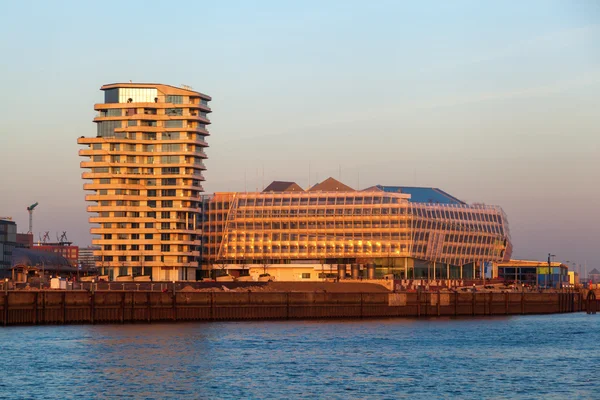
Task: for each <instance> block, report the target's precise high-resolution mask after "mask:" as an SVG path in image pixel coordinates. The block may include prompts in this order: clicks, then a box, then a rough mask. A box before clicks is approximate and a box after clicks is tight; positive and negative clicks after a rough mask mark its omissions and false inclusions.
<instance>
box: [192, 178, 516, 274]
mask: <svg viewBox="0 0 600 400" xmlns="http://www.w3.org/2000/svg"><path fill="white" fill-rule="evenodd" d="M320 189H325V190H320ZM327 189H331V190H327ZM402 190H403V189H402V188H397V189H396V188H391V187H383V186H374V187H372V188H369V189H366V190H362V191H356V190H353V189H351V188H348V187H347V186H345V185H343V184H341V183H339V182H337V181H335V180H331V178H330V182H329V187H321V188H319V187H317V188H315V187H313V188H311V189H309V190H308V191H303V190H297V189H296V190H294V191H285V190H282V191H266V192H261V193H216V194H214V195H212V196H206V198H205V201H204V204H203V208H204V220H205V222H204V225H203V266H202V268H203V270H205V271H203V272H204V275H205V276H207V275H208V273H209V272H210V271H211V270H215V269H219V268H220V269H223V270H235V269H240V267H239V266H240V265H242V266H243V268H242V269H246V268H248V267H249V266H260V265H269V266H270V268H271V269H273V268H276V267H277V268H285V265H288V266H290V267H291V266H294V265H295V266H296V267H297V266H299V264H310V263H312V264H314V265H315V266H317V267H318V266H319V265H321V266H324V267H323V268H322V270H326V269H327V265H335V266H336V268H337V266H338V265H349V264H359V265H361V266H364V265H369V264H371V265H373V264H374V265H375V268H376V270H377V275H378V276H382V275H384V274H389V273H393V274H395V275H397V276H399V277H401V278H404V277H406V278H434V277H437V278H470V277H474V276H479V275H480V271H481V268H480V267H481V266H482V265H483V263H493V262H500V261H503V260H508V259H509V258H510V254H511V252H512V247H511V243H510V237H509V231H508V223H507V219H506V216H505V214H504V212H503V211H502V209H500V208H499V207H496V206H486V205H468V204H466V203H463V202H461V201H459V200H457V199H455V198H454V197H452V196H450V195H447V194H446V193H445V192H442V191H440V190H439V189H428V188H410V190H409V189H408V188H407V189H406V192H411V191H412V193H413V195H411V194H410V193H403V192H402ZM427 196H429V197H432V198H433V199H430V198H429V197H427ZM435 196H437V197H435ZM418 197H422V199H419V198H418ZM438 198H439V200H438ZM317 267H315V269H317Z"/></svg>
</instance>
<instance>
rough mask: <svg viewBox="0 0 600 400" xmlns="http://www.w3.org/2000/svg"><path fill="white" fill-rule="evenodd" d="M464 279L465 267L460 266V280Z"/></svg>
mask: <svg viewBox="0 0 600 400" xmlns="http://www.w3.org/2000/svg"><path fill="white" fill-rule="evenodd" d="M462 278H463V266H462V265H461V266H460V279H462Z"/></svg>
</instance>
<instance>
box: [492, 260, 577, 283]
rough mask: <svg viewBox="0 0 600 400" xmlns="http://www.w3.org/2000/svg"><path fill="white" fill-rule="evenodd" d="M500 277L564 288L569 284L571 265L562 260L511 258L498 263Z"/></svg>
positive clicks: (516, 281) (505, 279)
mask: <svg viewBox="0 0 600 400" xmlns="http://www.w3.org/2000/svg"><path fill="white" fill-rule="evenodd" d="M496 268H497V269H498V278H501V279H503V280H504V281H505V282H514V283H517V284H525V285H529V286H536V287H544V288H559V289H560V288H562V287H565V285H566V284H569V283H570V281H569V267H568V266H567V265H565V264H563V263H561V262H558V261H556V262H554V261H553V262H551V263H550V265H548V262H546V261H532V260H510V261H507V262H501V263H498V264H497V265H496ZM573 279H574V278H573Z"/></svg>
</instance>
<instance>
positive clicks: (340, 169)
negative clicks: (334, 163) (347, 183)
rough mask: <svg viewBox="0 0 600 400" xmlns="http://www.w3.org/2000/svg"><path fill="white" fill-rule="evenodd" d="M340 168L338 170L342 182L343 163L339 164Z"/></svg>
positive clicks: (339, 179)
mask: <svg viewBox="0 0 600 400" xmlns="http://www.w3.org/2000/svg"><path fill="white" fill-rule="evenodd" d="M338 169H339V171H338V181H340V182H341V181H342V164H339V165H338Z"/></svg>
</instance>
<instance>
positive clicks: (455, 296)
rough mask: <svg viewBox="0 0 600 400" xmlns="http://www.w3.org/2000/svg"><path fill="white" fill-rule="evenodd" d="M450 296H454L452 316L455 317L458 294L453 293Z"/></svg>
mask: <svg viewBox="0 0 600 400" xmlns="http://www.w3.org/2000/svg"><path fill="white" fill-rule="evenodd" d="M452 295H453V296H454V316H455V317H456V314H457V312H458V311H457V310H458V293H457V292H454V293H452Z"/></svg>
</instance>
